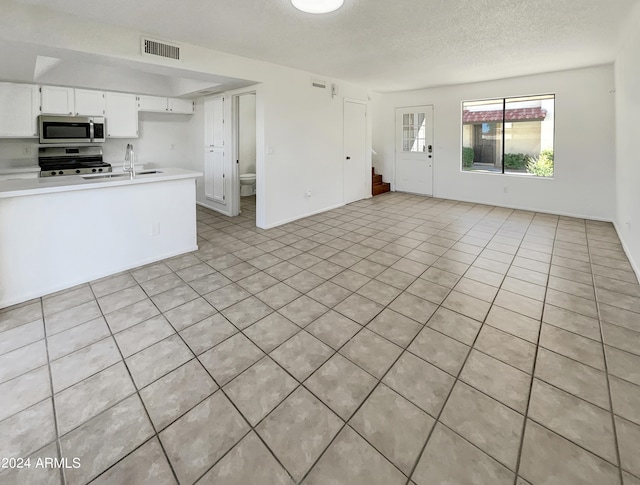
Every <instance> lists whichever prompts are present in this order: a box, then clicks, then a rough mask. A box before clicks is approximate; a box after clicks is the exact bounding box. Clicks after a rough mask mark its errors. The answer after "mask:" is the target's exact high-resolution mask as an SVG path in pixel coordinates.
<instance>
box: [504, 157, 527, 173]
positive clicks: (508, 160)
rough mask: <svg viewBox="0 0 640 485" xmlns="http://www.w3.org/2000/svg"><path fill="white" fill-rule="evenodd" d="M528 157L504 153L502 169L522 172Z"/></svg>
mask: <svg viewBox="0 0 640 485" xmlns="http://www.w3.org/2000/svg"><path fill="white" fill-rule="evenodd" d="M528 160H529V157H528V156H527V155H525V154H524V153H505V154H504V168H509V169H511V170H523V169H525V168H527V162H528Z"/></svg>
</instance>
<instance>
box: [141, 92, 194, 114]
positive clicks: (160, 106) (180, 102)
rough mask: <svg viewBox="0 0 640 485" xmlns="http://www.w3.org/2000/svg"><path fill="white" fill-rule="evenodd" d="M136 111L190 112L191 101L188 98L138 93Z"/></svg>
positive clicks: (191, 110) (191, 109)
mask: <svg viewBox="0 0 640 485" xmlns="http://www.w3.org/2000/svg"><path fill="white" fill-rule="evenodd" d="M138 111H152V112H156V113H180V114H192V113H193V101H191V100H188V99H178V98H163V97H160V96H144V95H140V96H138Z"/></svg>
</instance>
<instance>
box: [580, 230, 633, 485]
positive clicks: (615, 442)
mask: <svg viewBox="0 0 640 485" xmlns="http://www.w3.org/2000/svg"><path fill="white" fill-rule="evenodd" d="M585 236H586V239H587V250H588V252H589V265H590V267H591V271H592V272H591V277H592V282H593V291H594V296H595V305H596V310H597V313H598V329H599V331H600V339H601V340H600V344H601V349H602V357H603V361H604V374H605V377H606V380H607V394H608V397H609V407H610V416H611V430H612V431H613V445H614V448H615V450H616V460H617V462H618V477H619V479H620V484H621V485H622V484H623V483H624V477H623V475H622V461H621V458H620V444H619V442H618V431H617V427H616V419H615V411H614V408H613V396H612V394H611V379H610V376H609V365H608V357H607V352H606V348H605V339H604V332H603V330H602V319H601V314H600V302H599V300H598V287H597V286H596V281H595V276H594V275H593V264H594V263H593V261H592V259H591V247H590V246H589V231H588V228H587V227H586V224H585Z"/></svg>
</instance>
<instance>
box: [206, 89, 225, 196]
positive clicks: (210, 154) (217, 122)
mask: <svg viewBox="0 0 640 485" xmlns="http://www.w3.org/2000/svg"><path fill="white" fill-rule="evenodd" d="M205 143H206V144H207V146H205V167H204V194H205V198H206V199H208V200H210V201H212V202H215V203H216V204H221V205H226V194H225V189H226V180H225V158H224V97H223V96H217V97H215V98H208V99H206V100H205Z"/></svg>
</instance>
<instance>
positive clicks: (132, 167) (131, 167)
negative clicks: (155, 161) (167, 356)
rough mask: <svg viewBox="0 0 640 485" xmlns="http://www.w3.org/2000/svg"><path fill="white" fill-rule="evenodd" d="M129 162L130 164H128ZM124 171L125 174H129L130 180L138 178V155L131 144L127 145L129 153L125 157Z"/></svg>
mask: <svg viewBox="0 0 640 485" xmlns="http://www.w3.org/2000/svg"><path fill="white" fill-rule="evenodd" d="M127 162H129V163H128V164H127ZM122 170H123V171H124V172H129V174H130V178H134V177H135V176H136V154H135V152H134V151H133V145H132V144H131V143H127V152H126V153H125V155H124V163H123V164H122Z"/></svg>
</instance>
